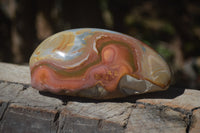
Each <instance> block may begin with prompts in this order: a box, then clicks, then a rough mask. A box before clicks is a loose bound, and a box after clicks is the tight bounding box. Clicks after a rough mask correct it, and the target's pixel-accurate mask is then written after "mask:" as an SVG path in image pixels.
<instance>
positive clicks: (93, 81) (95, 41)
mask: <svg viewBox="0 0 200 133" xmlns="http://www.w3.org/2000/svg"><path fill="white" fill-rule="evenodd" d="M30 69H31V79H32V80H31V81H32V86H33V87H34V88H36V89H38V90H42V91H50V92H53V93H59V94H61V93H66V94H69V95H70V94H71V95H81V96H86V97H92V98H95V97H94V96H96V95H97V92H99V96H100V97H102V98H104V97H106V98H110V97H120V96H125V95H131V94H137V93H138V94H140V93H144V92H150V91H157V90H164V89H166V88H167V87H168V86H169V83H170V79H171V72H170V69H169V67H168V65H167V64H166V62H165V61H164V60H163V59H162V57H160V56H159V55H158V54H157V53H156V52H155V51H154V50H152V49H151V48H150V47H148V46H147V45H145V44H143V43H142V42H140V41H138V40H136V39H134V38H132V37H130V36H127V35H124V34H121V33H117V32H113V31H108V30H102V29H93V28H88V29H74V30H68V31H63V32H60V33H57V34H55V35H53V36H51V37H49V38H47V39H46V40H45V41H43V42H42V43H41V44H40V45H39V47H38V48H37V49H36V50H35V51H34V53H33V55H32V56H31V59H30ZM91 88H92V89H91ZM101 88H103V89H104V91H102V89H101ZM94 89H96V90H97V91H95V95H93V93H91V94H90V93H89V92H94ZM102 92H104V93H102ZM88 93H89V95H88ZM109 96H110V97H109Z"/></svg>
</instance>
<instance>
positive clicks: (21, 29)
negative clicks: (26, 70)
mask: <svg viewBox="0 0 200 133" xmlns="http://www.w3.org/2000/svg"><path fill="white" fill-rule="evenodd" d="M83 27H91V28H103V29H109V30H114V31H118V32H122V33H125V34H128V35H130V36H133V37H135V38H137V39H139V40H141V41H143V42H145V43H146V44H148V45H150V46H151V47H152V48H154V49H155V50H156V51H157V52H159V53H160V54H161V55H162V56H163V57H164V58H165V60H166V61H167V62H168V63H169V64H170V66H171V68H172V70H173V73H174V80H173V86H176V87H185V88H195V89H200V1H199V0H148V1H146V0H80V1H76V0H74V1H73V0H72V1H71V0H70V1H69V0H0V42H1V49H0V62H10V63H17V64H28V61H29V58H30V56H31V54H32V52H33V51H34V49H35V48H36V47H37V46H38V45H39V44H40V42H41V41H43V40H44V39H45V38H46V37H48V36H50V35H52V34H54V33H56V32H59V31H63V30H67V29H72V28H83Z"/></svg>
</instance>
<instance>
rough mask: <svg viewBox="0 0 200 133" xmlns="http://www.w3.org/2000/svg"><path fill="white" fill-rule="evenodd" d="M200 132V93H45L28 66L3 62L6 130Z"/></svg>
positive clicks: (2, 130) (0, 82) (0, 124)
mask: <svg viewBox="0 0 200 133" xmlns="http://www.w3.org/2000/svg"><path fill="white" fill-rule="evenodd" d="M98 132H99V133H185V132H186V133H200V91H199V90H194V89H185V88H169V89H168V90H167V91H163V92H154V93H149V94H142V95H133V96H130V97H126V98H121V99H112V100H93V99H86V98H80V97H70V96H58V95H54V94H50V93H44V92H39V91H37V90H35V89H33V88H32V87H31V86H30V72H29V68H28V66H20V65H13V64H7V63H0V133H98Z"/></svg>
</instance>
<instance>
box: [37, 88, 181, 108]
mask: <svg viewBox="0 0 200 133" xmlns="http://www.w3.org/2000/svg"><path fill="white" fill-rule="evenodd" d="M184 91H185V88H173V87H170V88H169V89H168V90H166V91H158V92H151V93H145V94H138V95H131V96H127V97H124V98H115V99H103V100H100V99H91V98H84V97H75V96H67V95H56V94H52V93H50V92H41V91H40V92H39V93H40V94H41V95H43V96H49V97H54V98H58V99H60V100H62V101H63V105H66V104H67V102H69V101H76V102H82V103H84V102H85V103H100V102H116V103H121V102H130V103H135V102H136V101H137V100H138V99H173V98H176V97H178V96H180V95H182V94H183V93H184Z"/></svg>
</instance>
